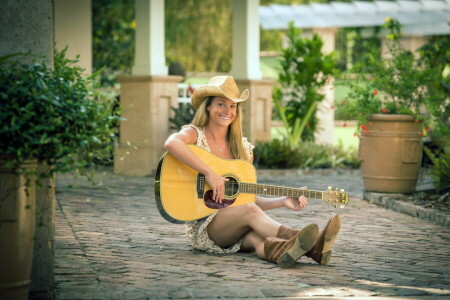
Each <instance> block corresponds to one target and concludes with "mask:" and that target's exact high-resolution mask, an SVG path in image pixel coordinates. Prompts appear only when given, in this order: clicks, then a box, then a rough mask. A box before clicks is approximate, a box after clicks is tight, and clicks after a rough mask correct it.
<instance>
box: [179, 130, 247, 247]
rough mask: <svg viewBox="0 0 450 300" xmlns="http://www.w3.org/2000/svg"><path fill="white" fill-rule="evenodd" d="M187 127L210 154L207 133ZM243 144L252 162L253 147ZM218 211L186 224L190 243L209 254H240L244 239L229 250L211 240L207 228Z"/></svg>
mask: <svg viewBox="0 0 450 300" xmlns="http://www.w3.org/2000/svg"><path fill="white" fill-rule="evenodd" d="M185 127H192V128H194V129H195V130H196V131H197V143H196V145H197V146H199V147H200V148H202V149H205V150H206V151H208V152H211V149H209V146H208V142H207V140H206V136H205V133H204V132H203V129H200V128H198V127H197V126H194V125H185V126H183V128H185ZM242 143H243V145H244V149H245V150H246V151H247V155H248V157H249V158H250V159H251V160H252V157H253V148H254V147H255V146H253V145H252V144H251V143H250V142H249V141H248V140H247V138H245V137H243V138H242ZM217 212H218V211H215V212H214V213H213V214H211V215H209V216H208V217H206V218H203V219H200V220H197V221H194V222H187V223H186V237H187V240H188V242H189V243H190V244H191V246H192V247H193V248H194V249H197V250H202V251H205V252H209V253H217V254H224V253H234V252H238V251H239V249H240V248H241V244H242V239H241V240H239V241H238V242H236V243H235V244H233V245H231V246H230V247H228V248H222V247H220V246H218V245H216V244H214V242H213V241H212V240H211V239H210V238H209V236H208V231H207V226H208V224H209V223H210V222H211V221H212V219H213V218H214V217H215V216H216V214H217Z"/></svg>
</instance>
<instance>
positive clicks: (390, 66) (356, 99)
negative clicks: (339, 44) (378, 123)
mask: <svg viewBox="0 0 450 300" xmlns="http://www.w3.org/2000/svg"><path fill="white" fill-rule="evenodd" d="M384 27H385V28H386V29H387V30H388V34H387V36H386V37H387V39H388V40H389V41H390V43H389V44H388V50H389V51H388V55H387V56H385V57H384V58H380V57H381V53H380V49H374V51H373V53H370V54H369V55H368V57H369V59H368V61H366V62H365V63H364V66H363V65H361V64H359V65H356V66H355V68H353V69H352V73H356V76H357V79H356V80H351V81H348V85H349V87H350V89H351V90H350V93H349V95H348V98H349V100H348V101H340V102H339V103H337V104H336V105H338V106H340V109H341V110H343V111H344V113H345V114H347V116H348V117H349V118H351V119H354V120H357V121H358V125H359V126H358V128H359V130H360V131H361V132H362V133H363V134H367V132H368V125H369V122H368V119H369V117H370V116H371V115H373V114H377V113H378V114H379V113H383V114H408V115H412V116H414V117H415V118H416V122H422V121H424V120H425V119H426V118H425V115H426V114H429V113H430V112H429V111H428V112H427V111H426V110H427V107H428V108H429V104H433V105H434V106H437V107H439V109H442V105H443V104H444V103H445V101H444V99H445V94H444V92H443V90H442V89H437V88H436V85H439V84H440V81H439V79H438V76H437V75H436V72H435V70H434V69H432V68H429V67H426V65H424V64H423V61H422V60H421V59H420V57H419V58H416V57H415V56H414V54H413V53H411V52H410V51H407V50H404V49H403V48H402V47H401V45H400V41H399V38H400V36H401V25H400V23H399V22H398V21H396V20H394V19H389V18H388V19H387V20H386V23H385V24H384ZM362 70H364V71H368V72H369V73H368V74H367V73H364V72H361V71H362Z"/></svg>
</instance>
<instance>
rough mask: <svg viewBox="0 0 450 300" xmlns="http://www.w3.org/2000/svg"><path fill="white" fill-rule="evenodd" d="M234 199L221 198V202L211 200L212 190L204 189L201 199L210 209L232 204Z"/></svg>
mask: <svg viewBox="0 0 450 300" xmlns="http://www.w3.org/2000/svg"><path fill="white" fill-rule="evenodd" d="M235 200H236V199H222V203H218V202H216V201H214V200H213V191H212V190H209V191H206V193H205V195H204V196H203V201H204V202H205V205H206V206H207V207H209V208H211V209H220V208H225V207H227V206H230V205H232V204H233V203H234V201H235Z"/></svg>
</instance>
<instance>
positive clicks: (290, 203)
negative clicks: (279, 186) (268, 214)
mask: <svg viewBox="0 0 450 300" xmlns="http://www.w3.org/2000/svg"><path fill="white" fill-rule="evenodd" d="M301 189H306V187H301ZM306 204H308V198H306V197H305V196H300V197H298V198H293V197H287V198H286V199H284V206H285V207H287V208H289V209H292V210H295V211H299V210H302V209H304V208H305V207H306Z"/></svg>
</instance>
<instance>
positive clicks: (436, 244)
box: [56, 169, 450, 299]
mask: <svg viewBox="0 0 450 300" xmlns="http://www.w3.org/2000/svg"><path fill="white" fill-rule="evenodd" d="M97 180H99V181H101V182H102V183H103V185H101V186H96V187H93V186H90V185H89V184H87V183H85V182H84V181H83V180H82V179H78V182H75V181H74V180H73V179H71V178H70V177H68V176H65V175H58V179H57V200H58V209H57V216H56V289H57V299H146V298H148V299H167V298H173V299H185V298H188V299H189V298H208V299H211V298H278V297H285V298H301V297H303V298H309V297H314V298H315V299H319V298H323V299H327V298H330V297H331V296H335V297H338V298H346V297H353V299H357V298H354V297H369V296H381V297H383V299H384V298H386V297H402V298H403V297H405V298H408V297H409V299H422V298H423V299H434V298H435V297H439V298H441V299H444V298H448V297H450V272H449V271H450V229H449V228H445V227H442V226H439V225H436V224H433V223H430V222H427V221H423V220H419V219H415V218H413V217H410V216H407V215H403V214H400V213H397V212H393V211H390V210H386V209H384V208H381V207H378V206H375V205H373V204H370V203H368V202H367V201H364V200H360V199H361V198H362V195H363V191H362V181H361V178H360V176H359V175H357V174H356V175H352V174H335V175H319V174H316V175H314V174H312V175H301V176H295V177H294V176H285V175H277V176H260V177H259V182H260V183H267V184H279V185H286V186H303V185H306V186H308V188H310V189H316V190H322V189H324V188H326V187H327V186H328V185H332V186H338V187H340V188H344V189H345V190H346V191H348V192H349V193H350V195H351V197H352V198H351V204H350V205H348V206H346V207H345V208H344V209H335V208H328V207H327V206H326V205H325V204H324V203H321V202H320V201H319V200H310V202H309V204H308V207H307V209H306V210H304V211H303V212H299V213H295V212H291V211H289V210H287V209H278V210H273V211H270V212H269V214H270V215H271V216H272V217H274V218H275V219H276V220H278V221H279V222H281V223H284V224H286V225H290V226H292V227H297V228H299V227H301V226H303V225H305V224H308V223H311V222H315V223H317V224H318V225H319V227H322V226H323V225H324V224H325V223H326V221H327V219H328V217H329V216H330V215H331V214H332V213H340V214H342V216H343V217H342V221H343V224H342V228H341V233H340V235H339V236H338V239H337V241H336V243H335V247H334V255H333V257H332V259H331V262H330V265H329V266H320V265H318V264H316V263H315V262H314V261H312V260H311V259H309V258H306V257H303V258H301V259H300V260H299V262H298V263H297V265H296V266H295V268H292V269H279V268H278V267H276V265H275V264H272V263H269V262H266V261H263V260H260V259H258V258H257V257H256V256H254V255H253V254H248V253H237V254H232V255H223V256H219V255H211V254H207V253H203V252H198V251H195V250H192V249H191V248H190V246H189V245H188V244H187V243H186V242H185V239H184V236H183V233H184V225H180V224H171V223H169V222H167V221H165V220H164V219H163V218H162V217H160V216H159V213H158V211H157V208H156V205H155V201H154V194H153V178H152V177H145V178H132V177H120V176H117V175H114V174H112V173H111V171H110V170H108V169H107V170H106V171H105V172H103V173H98V175H97ZM72 184H76V185H77V186H76V188H70V185H72ZM395 299H398V298H395Z"/></svg>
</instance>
